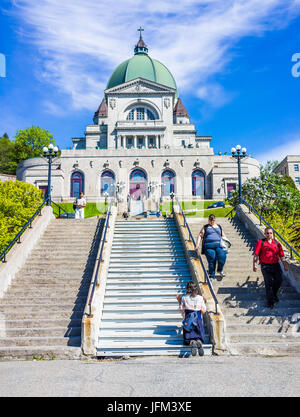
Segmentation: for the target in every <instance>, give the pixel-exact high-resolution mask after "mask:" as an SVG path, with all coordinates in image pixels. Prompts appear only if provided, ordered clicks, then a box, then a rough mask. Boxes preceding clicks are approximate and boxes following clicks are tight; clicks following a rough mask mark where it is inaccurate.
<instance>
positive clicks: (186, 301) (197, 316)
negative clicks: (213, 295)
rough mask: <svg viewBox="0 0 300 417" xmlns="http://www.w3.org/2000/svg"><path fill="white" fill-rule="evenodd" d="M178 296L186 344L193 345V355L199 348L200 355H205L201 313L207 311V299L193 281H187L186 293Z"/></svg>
mask: <svg viewBox="0 0 300 417" xmlns="http://www.w3.org/2000/svg"><path fill="white" fill-rule="evenodd" d="M176 298H177V301H178V302H179V303H180V306H179V308H180V311H181V314H182V316H183V317H184V320H183V322H182V326H183V339H184V344H185V345H189V346H191V348H192V355H193V356H196V354H197V349H198V353H199V356H203V355H204V350H203V347H202V343H204V327H203V321H202V316H201V313H203V314H204V313H205V312H206V305H205V299H204V297H202V296H201V295H200V294H199V290H198V287H197V285H196V284H195V283H194V282H193V281H189V282H188V283H187V286H186V295H184V296H180V295H177V297H176Z"/></svg>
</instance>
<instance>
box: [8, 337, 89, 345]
mask: <svg viewBox="0 0 300 417" xmlns="http://www.w3.org/2000/svg"><path fill="white" fill-rule="evenodd" d="M80 343H81V337H80V336H71V337H51V336H47V337H33V336H28V337H0V347H15V346H78V347H79V346H80Z"/></svg>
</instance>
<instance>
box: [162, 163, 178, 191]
mask: <svg viewBox="0 0 300 417" xmlns="http://www.w3.org/2000/svg"><path fill="white" fill-rule="evenodd" d="M161 184H162V190H161V195H162V196H163V197H164V196H169V195H170V194H171V193H175V173H174V172H173V171H171V170H169V169H166V170H165V171H164V172H163V173H162V175H161Z"/></svg>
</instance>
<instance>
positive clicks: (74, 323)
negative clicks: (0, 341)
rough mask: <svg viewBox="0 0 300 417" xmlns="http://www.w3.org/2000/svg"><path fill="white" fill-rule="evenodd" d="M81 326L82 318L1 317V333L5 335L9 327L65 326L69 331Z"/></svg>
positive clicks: (43, 327)
mask: <svg viewBox="0 0 300 417" xmlns="http://www.w3.org/2000/svg"><path fill="white" fill-rule="evenodd" d="M80 326H81V319H80V318H78V319H71V320H70V319H69V318H67V319H64V318H62V319H59V318H57V319H56V318H53V319H51V318H45V319H41V318H39V317H38V318H36V319H30V318H29V319H19V320H12V319H6V320H2V319H1V317H0V335H1V337H3V336H4V335H5V332H6V331H7V330H9V329H27V328H28V329H35V328H42V329H46V328H64V329H65V332H67V331H68V329H69V328H72V327H74V328H79V327H80Z"/></svg>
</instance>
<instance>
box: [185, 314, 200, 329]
mask: <svg viewBox="0 0 300 417" xmlns="http://www.w3.org/2000/svg"><path fill="white" fill-rule="evenodd" d="M197 318H198V314H197V311H194V312H193V313H190V314H189V315H188V317H187V318H185V319H184V320H182V327H183V328H184V330H186V331H187V332H190V331H191V330H192V329H193V327H194V326H197Z"/></svg>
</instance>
